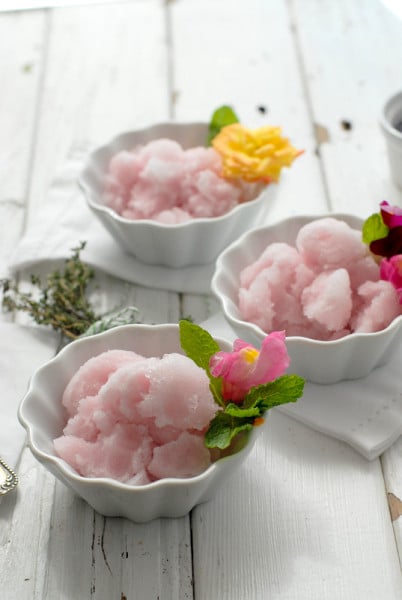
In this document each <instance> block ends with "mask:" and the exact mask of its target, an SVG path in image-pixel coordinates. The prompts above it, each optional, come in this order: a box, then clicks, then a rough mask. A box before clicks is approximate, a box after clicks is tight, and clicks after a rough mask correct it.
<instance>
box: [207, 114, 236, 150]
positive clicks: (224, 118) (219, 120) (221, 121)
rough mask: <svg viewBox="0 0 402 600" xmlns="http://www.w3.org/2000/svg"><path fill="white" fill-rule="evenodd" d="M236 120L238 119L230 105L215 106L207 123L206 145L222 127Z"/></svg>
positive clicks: (209, 143)
mask: <svg viewBox="0 0 402 600" xmlns="http://www.w3.org/2000/svg"><path fill="white" fill-rule="evenodd" d="M238 122H239V119H238V117H237V115H236V113H235V112H234V110H233V108H232V107H231V106H220V107H219V108H217V109H216V111H215V112H214V113H213V115H212V117H211V121H210V123H209V129H208V139H207V145H208V146H210V145H211V142H212V140H213V139H214V137H215V136H217V135H218V133H219V132H220V130H221V129H222V127H226V126H227V125H231V124H232V123H238Z"/></svg>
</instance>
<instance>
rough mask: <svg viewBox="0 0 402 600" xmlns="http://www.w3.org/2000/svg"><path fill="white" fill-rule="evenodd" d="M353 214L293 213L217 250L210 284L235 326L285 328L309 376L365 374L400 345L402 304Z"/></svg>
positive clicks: (256, 336)
mask: <svg viewBox="0 0 402 600" xmlns="http://www.w3.org/2000/svg"><path fill="white" fill-rule="evenodd" d="M362 224H363V221H362V220H361V219H358V218H357V217H353V216H352V215H325V216H322V217H320V216H318V217H315V216H310V217H308V216H300V217H291V218H289V219H286V220H283V221H281V222H279V223H277V224H275V225H272V226H267V227H263V228H260V229H256V230H254V231H251V232H248V233H246V234H245V235H244V236H242V238H240V240H238V241H237V242H234V243H233V244H231V245H230V246H229V247H228V248H227V249H226V250H225V251H224V252H223V253H222V254H221V256H220V257H219V259H218V261H217V266H216V270H215V274H214V277H213V281H212V289H213V291H214V293H215V295H216V296H217V297H218V299H219V300H220V302H221V304H222V308H223V312H224V314H225V317H226V318H227V320H228V322H229V323H230V324H231V325H232V327H233V328H234V329H235V331H236V333H237V334H238V335H239V336H241V337H242V338H243V339H245V340H247V341H248V342H249V343H251V344H258V343H259V341H261V339H263V337H264V336H265V335H266V334H267V333H269V332H270V331H272V330H285V331H286V339H287V347H288V351H289V355H290V357H291V363H292V366H293V368H294V369H295V371H296V372H297V373H298V374H299V375H301V376H302V377H305V378H306V379H307V380H309V381H313V382H315V383H335V382H336V381H339V380H342V379H355V378H359V377H364V376H366V375H368V374H369V372H370V371H371V370H372V369H373V368H375V367H377V366H380V365H382V364H384V363H385V362H386V361H387V360H388V357H389V356H390V355H391V354H392V352H393V351H394V350H395V348H396V346H397V345H398V344H399V342H400V339H399V330H400V325H401V323H402V305H401V304H400V302H399V298H398V293H397V291H396V289H395V287H394V286H393V285H392V284H391V283H390V282H389V281H384V280H382V279H380V267H379V264H378V262H377V261H376V259H375V258H374V257H373V255H372V254H371V253H370V251H369V249H368V247H367V246H366V244H364V243H363V242H362V231H361V229H362Z"/></svg>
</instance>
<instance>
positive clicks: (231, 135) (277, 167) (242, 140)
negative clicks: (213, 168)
mask: <svg viewBox="0 0 402 600" xmlns="http://www.w3.org/2000/svg"><path fill="white" fill-rule="evenodd" d="M212 146H213V147H214V148H215V150H216V151H217V152H219V154H220V155H221V157H222V170H223V172H222V175H223V177H226V178H229V179H244V180H245V181H250V182H252V181H264V182H265V183H270V182H271V181H278V180H279V176H280V172H281V169H282V167H290V166H291V164H292V162H293V161H294V160H295V158H297V157H298V156H299V155H300V154H301V153H302V152H303V150H297V149H296V148H294V147H293V146H292V145H291V144H290V142H289V140H288V139H286V138H284V137H282V136H281V128H280V127H261V128H260V129H254V130H251V129H247V128H246V127H243V125H241V124H240V123H233V124H232V125H227V126H226V127H223V128H222V129H221V130H220V132H219V133H218V135H217V136H216V137H215V138H214V139H213V140H212Z"/></svg>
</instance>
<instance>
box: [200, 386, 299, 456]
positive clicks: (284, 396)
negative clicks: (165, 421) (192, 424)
mask: <svg viewBox="0 0 402 600" xmlns="http://www.w3.org/2000/svg"><path fill="white" fill-rule="evenodd" d="M303 389H304V379H303V378H302V377H299V376H298V375H282V377H278V379H275V381H271V382H269V383H264V384H263V385H258V386H256V387H253V388H251V390H250V391H249V392H248V394H247V395H246V396H245V398H244V400H243V402H242V403H241V405H238V404H234V403H232V402H229V403H228V404H227V405H226V406H225V408H224V409H223V411H220V412H218V413H217V414H216V415H215V417H214V418H213V419H212V421H211V423H210V426H209V428H208V431H207V432H206V434H205V445H206V446H207V447H208V448H215V447H217V448H220V449H224V448H227V447H228V446H229V445H230V444H231V443H232V441H233V439H234V438H235V437H236V436H237V435H238V434H239V433H240V432H241V431H249V430H251V428H252V427H253V426H254V425H255V420H256V419H262V418H263V416H264V414H265V412H266V411H267V410H269V409H271V408H274V407H275V406H280V405H281V404H287V403H288V402H296V400H298V399H299V398H300V397H301V396H302V394H303Z"/></svg>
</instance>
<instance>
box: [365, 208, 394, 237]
mask: <svg viewBox="0 0 402 600" xmlns="http://www.w3.org/2000/svg"><path fill="white" fill-rule="evenodd" d="M388 232H389V228H388V227H387V226H386V225H385V223H384V221H383V220H382V217H381V214H380V213H374V214H373V215H371V216H370V217H368V218H367V219H366V220H365V222H364V223H363V228H362V240H363V242H364V243H365V244H371V242H374V240H380V239H381V238H385V237H387V235H388Z"/></svg>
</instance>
